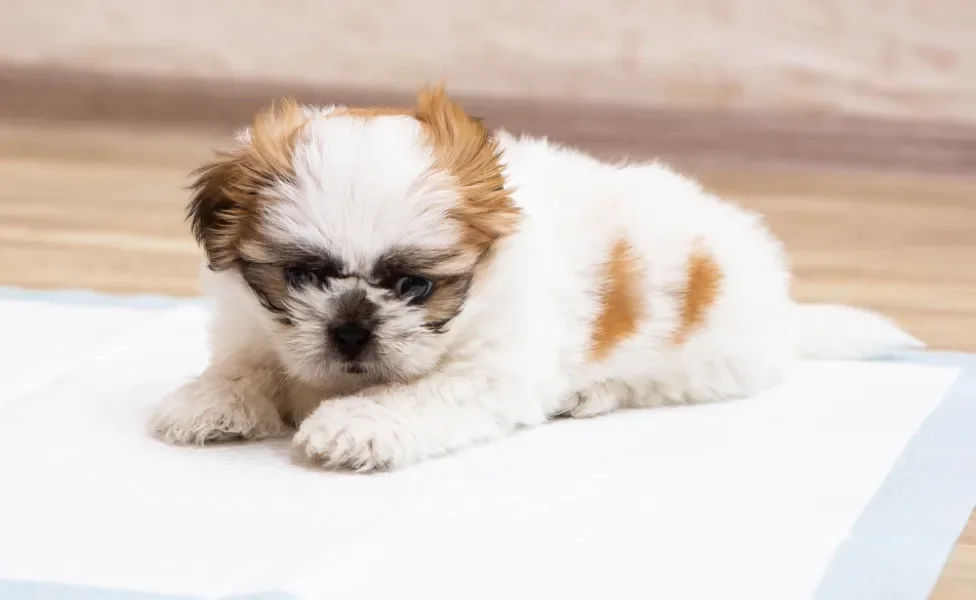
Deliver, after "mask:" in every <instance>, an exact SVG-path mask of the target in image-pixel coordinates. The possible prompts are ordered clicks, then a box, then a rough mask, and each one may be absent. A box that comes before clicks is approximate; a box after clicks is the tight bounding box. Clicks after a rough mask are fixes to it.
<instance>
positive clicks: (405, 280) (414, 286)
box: [393, 275, 434, 302]
mask: <svg viewBox="0 0 976 600" xmlns="http://www.w3.org/2000/svg"><path fill="white" fill-rule="evenodd" d="M393 291H394V292H396V295H397V296H400V297H401V298H408V299H409V300H410V302H423V301H424V300H426V299H427V298H429V297H430V294H431V292H433V291H434V282H433V281H431V280H430V279H427V278H426V277H417V276H416V275H408V276H406V277H401V278H400V279H398V280H397V282H396V283H395V284H393Z"/></svg>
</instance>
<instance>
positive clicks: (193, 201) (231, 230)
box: [186, 154, 244, 271]
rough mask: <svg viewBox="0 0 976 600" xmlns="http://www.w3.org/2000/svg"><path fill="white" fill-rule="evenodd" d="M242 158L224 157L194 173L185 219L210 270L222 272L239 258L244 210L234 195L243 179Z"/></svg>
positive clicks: (232, 155)
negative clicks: (239, 239) (238, 183)
mask: <svg viewBox="0 0 976 600" xmlns="http://www.w3.org/2000/svg"><path fill="white" fill-rule="evenodd" d="M241 161H242V156H240V155H236V154H223V155H220V156H218V157H217V159H216V160H214V161H212V162H209V163H207V164H205V165H203V166H202V167H200V168H198V169H196V170H195V171H194V172H193V182H192V183H191V184H190V190H191V196H190V203H189V204H188V205H187V207H186V217H187V220H188V221H189V222H190V229H191V231H193V237H195V238H196V240H197V243H198V244H200V246H201V247H202V248H203V250H204V252H205V253H206V255H207V262H208V264H209V266H210V268H211V269H213V270H215V271H219V270H222V269H226V268H228V267H229V266H231V265H232V264H233V263H234V261H235V260H236V259H237V241H238V235H237V231H238V227H239V225H240V221H241V220H242V219H243V218H244V215H243V214H242V213H243V211H244V207H243V206H242V204H241V202H240V200H241V198H239V197H237V195H236V194H234V189H235V188H237V187H238V186H237V185H236V184H235V182H236V181H237V180H239V179H240V177H242V176H243V171H242V168H241V164H240V163H241Z"/></svg>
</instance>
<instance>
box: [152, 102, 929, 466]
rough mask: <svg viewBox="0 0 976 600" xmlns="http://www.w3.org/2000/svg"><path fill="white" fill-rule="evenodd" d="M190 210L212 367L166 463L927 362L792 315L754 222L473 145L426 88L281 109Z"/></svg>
mask: <svg viewBox="0 0 976 600" xmlns="http://www.w3.org/2000/svg"><path fill="white" fill-rule="evenodd" d="M192 191H193V193H192V198H191V200H190V203H189V207H188V216H189V221H190V222H191V224H192V229H193V233H194V234H195V235H196V238H197V240H198V241H199V243H200V244H201V245H202V247H203V249H204V251H205V253H206V258H207V269H206V270H204V272H203V279H204V283H205V287H206V289H207V293H208V295H209V296H210V297H211V298H212V300H213V301H214V306H215V314H214V320H213V331H212V341H213V347H212V359H211V362H210V364H209V366H208V367H207V369H206V370H205V371H204V372H203V373H202V374H201V375H200V376H199V377H198V378H196V379H194V380H192V381H190V382H188V383H187V384H185V385H184V386H183V387H181V388H180V389H178V390H177V391H175V392H174V393H173V394H172V395H170V396H169V397H168V398H166V399H165V401H164V403H163V404H162V405H161V406H160V407H159V409H158V410H157V412H156V414H155V415H154V417H153V419H152V423H151V428H152V430H153V431H154V432H155V434H156V435H157V436H158V437H160V438H161V439H163V440H165V441H167V442H170V443H174V444H199V443H204V442H210V441H219V440H227V439H242V438H243V439H258V438H264V437H269V436H276V435H278V434H281V433H283V432H285V431H287V430H288V429H289V428H290V427H296V428H297V433H296V434H295V436H294V444H295V446H296V447H297V448H298V449H299V450H300V451H301V452H302V453H303V454H304V455H306V456H307V457H309V458H311V459H312V460H314V461H316V462H317V463H319V464H321V465H323V466H326V467H330V468H344V469H354V470H358V471H373V470H385V469H394V468H398V467H403V466H405V465H410V464H413V463H418V462H421V461H424V460H427V459H431V458H434V457H438V456H442V455H445V454H447V453H451V452H453V451H457V450H460V449H463V448H465V447H469V446H472V445H474V444H479V443H483V442H488V441H490V440H496V439H499V438H501V437H503V436H506V435H507V434H509V433H511V432H512V431H513V430H515V429H516V428H520V427H525V426H532V425H538V424H540V423H544V422H546V421H548V420H550V419H552V418H554V417H556V416H559V415H568V416H571V417H594V416H597V415H602V414H605V413H608V412H611V411H614V410H616V409H618V408H636V407H651V406H657V405H663V404H678V403H696V402H711V401H716V400H724V399H731V398H741V397H745V396H750V395H752V394H756V393H757V392H760V391H762V390H764V389H767V388H769V387H770V386H773V385H775V384H776V383H777V382H779V381H780V380H781V379H782V377H783V375H784V372H785V370H786V369H787V368H788V366H789V365H790V363H791V361H794V360H795V359H796V358H799V357H813V358H851V359H854V358H864V357H870V356H875V355H879V354H883V353H888V352H890V351H893V350H897V349H900V348H910V347H919V346H921V344H920V342H918V341H917V340H915V339H913V338H912V337H911V336H909V335H908V334H906V333H904V332H902V331H901V330H899V329H898V328H897V327H896V326H895V325H893V324H891V323H890V322H889V321H887V320H886V319H884V318H882V317H880V316H878V315H876V314H873V313H869V312H864V311H860V310H857V309H853V308H847V307H842V306H827V305H824V306H821V305H802V304H797V303H795V302H794V301H793V300H791V298H790V290H789V288H790V276H789V270H788V267H787V264H786V261H785V259H784V254H783V251H782V249H781V246H780V244H779V243H778V242H777V240H776V239H775V238H774V237H773V236H772V235H771V234H770V232H769V231H768V230H767V229H766V228H765V226H764V225H763V222H762V220H761V219H760V217H758V216H757V215H755V214H752V213H750V212H747V211H745V210H743V209H741V208H738V207H736V206H734V205H732V204H730V203H727V202H724V201H722V200H720V199H719V198H716V197H715V196H713V195H711V194H709V193H708V192H706V191H704V190H703V189H702V188H701V187H699V186H698V185H697V184H696V183H695V182H694V181H692V180H690V179H688V178H685V177H683V176H681V175H679V174H677V173H675V172H673V171H671V170H669V169H668V168H666V167H665V166H663V165H660V164H656V163H651V164H607V163H604V162H600V161H598V160H596V159H594V158H592V157H590V156H587V155H586V154H583V153H581V152H579V151H576V150H573V149H570V148H565V147H560V146H557V145H555V144H552V143H549V142H547V141H546V140H544V139H530V138H526V137H521V138H516V137H514V136H511V135H509V134H506V133H504V132H490V131H488V130H486V128H485V127H484V125H482V123H481V122H480V121H479V120H478V119H475V118H472V117H470V116H468V115H467V114H465V112H464V110H463V109H462V108H461V106H459V105H458V104H457V103H456V102H455V101H453V100H452V99H451V98H450V97H449V96H448V95H447V94H446V93H445V92H444V90H443V89H442V88H434V89H428V90H425V91H422V92H421V93H420V94H419V97H418V100H417V104H416V107H415V108H413V109H409V110H400V109H392V108H391V109H386V108H366V109H364V108H347V107H341V106H331V107H327V108H310V107H303V106H299V105H297V104H295V103H293V102H281V103H278V104H276V105H275V106H273V107H271V108H270V109H268V110H267V111H265V112H264V113H263V114H260V115H259V116H257V118H256V119H255V121H254V123H253V124H252V126H251V127H249V128H247V129H246V130H244V131H243V132H242V133H241V134H240V135H239V136H238V145H237V146H236V147H235V148H233V149H232V150H230V151H229V152H227V153H225V154H221V155H219V156H218V157H217V158H216V159H215V160H214V161H213V162H211V163H209V164H207V165H205V166H203V167H202V168H200V169H199V170H198V171H197V172H196V179H195V182H194V184H193V186H192Z"/></svg>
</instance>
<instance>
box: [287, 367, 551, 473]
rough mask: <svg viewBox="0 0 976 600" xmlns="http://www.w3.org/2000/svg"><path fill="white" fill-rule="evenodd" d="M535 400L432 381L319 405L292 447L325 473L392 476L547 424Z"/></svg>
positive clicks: (449, 379)
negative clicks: (520, 429) (524, 428)
mask: <svg viewBox="0 0 976 600" xmlns="http://www.w3.org/2000/svg"><path fill="white" fill-rule="evenodd" d="M546 418H547V417H546V411H545V410H543V407H542V403H541V402H540V401H539V399H538V396H537V394H533V393H531V392H528V391H525V388H520V387H519V386H514V385H509V384H506V383H504V382H501V381H499V380H498V379H496V378H492V377H488V376H485V375H483V374H453V375H444V374H441V375H433V376H431V377H428V378H426V379H422V380H420V381H418V382H416V383H414V384H411V385H403V386H390V387H386V388H383V389H382V390H381V391H378V392H377V391H373V392H371V393H370V395H361V396H349V397H345V398H340V399H337V400H327V401H325V402H323V403H322V404H321V405H320V406H319V407H318V408H317V409H316V410H315V411H314V412H313V413H312V414H311V415H309V417H308V418H307V419H306V420H305V421H304V422H303V423H302V424H301V426H300V427H299V430H298V433H297V434H296V435H295V439H294V442H295V446H296V448H298V449H299V451H301V452H302V453H304V454H305V455H306V456H307V457H308V458H310V459H312V460H313V461H315V462H318V463H321V464H323V465H325V466H326V467H329V468H342V469H354V470H357V471H374V470H386V469H394V468H397V467H402V466H406V465H409V464H413V463H418V462H421V461H424V460H427V459H430V458H434V457H437V456H441V455H444V454H447V453H449V452H452V451H454V450H459V449H461V448H465V447H467V446H472V445H474V444H478V443H481V442H486V441H490V440H495V439H498V438H501V437H503V436H505V435H507V434H509V433H510V432H511V431H513V430H514V429H515V428H517V427H519V426H523V425H534V424H538V423H542V422H544V421H546Z"/></svg>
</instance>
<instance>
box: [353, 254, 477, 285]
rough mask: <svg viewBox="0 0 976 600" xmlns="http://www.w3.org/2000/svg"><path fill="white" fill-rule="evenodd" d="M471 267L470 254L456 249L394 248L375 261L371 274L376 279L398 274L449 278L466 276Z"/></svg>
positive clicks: (472, 264)
mask: <svg viewBox="0 0 976 600" xmlns="http://www.w3.org/2000/svg"><path fill="white" fill-rule="evenodd" d="M472 267H474V261H473V260H472V258H471V256H470V254H468V253H465V252H459V251H458V250H456V249H445V250H437V249H432V248H395V249H393V250H391V251H389V252H387V253H386V254H385V255H383V256H382V257H381V258H380V259H379V260H377V261H376V264H375V265H374V266H373V273H372V274H373V276H374V277H375V278H377V279H383V278H385V277H388V276H390V275H394V274H398V273H403V274H413V275H427V276H430V277H450V276H454V275H462V274H466V273H467V272H468V271H470V270H471V269H472Z"/></svg>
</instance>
